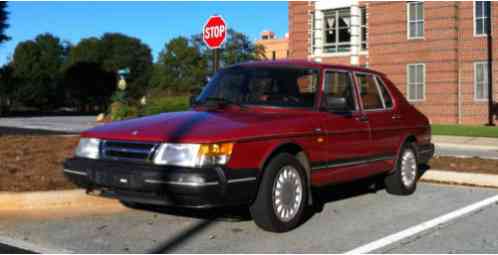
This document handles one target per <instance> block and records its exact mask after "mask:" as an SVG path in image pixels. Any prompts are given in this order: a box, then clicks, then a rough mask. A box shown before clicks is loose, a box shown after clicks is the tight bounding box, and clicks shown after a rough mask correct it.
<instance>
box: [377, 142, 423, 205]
mask: <svg viewBox="0 0 498 255" xmlns="http://www.w3.org/2000/svg"><path fill="white" fill-rule="evenodd" d="M418 174H419V171H418V160H417V154H416V152H415V148H414V146H413V144H411V143H407V144H405V145H403V147H402V148H401V152H400V154H399V158H398V160H397V162H396V168H395V170H394V172H393V173H391V174H390V175H388V176H386V178H385V179H384V183H385V185H386V191H387V192H389V193H391V194H396V195H410V194H412V193H413V192H415V190H416V188H417V180H418Z"/></svg>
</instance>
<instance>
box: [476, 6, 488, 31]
mask: <svg viewBox="0 0 498 255" xmlns="http://www.w3.org/2000/svg"><path fill="white" fill-rule="evenodd" d="M490 4H491V2H490V1H475V2H474V35H476V36H479V35H486V34H487V33H488V26H489V17H490V15H489V14H490V9H491V8H490Z"/></svg>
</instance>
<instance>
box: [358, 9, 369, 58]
mask: <svg viewBox="0 0 498 255" xmlns="http://www.w3.org/2000/svg"><path fill="white" fill-rule="evenodd" d="M360 37H361V50H367V47H368V44H367V39H368V21H367V8H366V7H361V35H360Z"/></svg>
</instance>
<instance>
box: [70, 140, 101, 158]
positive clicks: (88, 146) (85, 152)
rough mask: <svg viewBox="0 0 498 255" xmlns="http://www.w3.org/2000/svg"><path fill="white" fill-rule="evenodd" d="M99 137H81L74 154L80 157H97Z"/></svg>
mask: <svg viewBox="0 0 498 255" xmlns="http://www.w3.org/2000/svg"><path fill="white" fill-rule="evenodd" d="M99 147H100V139H97V138H81V139H80V142H79V143H78V147H76V151H75V152H74V154H75V155H76V156H77V157H81V158H90V159H98V158H99V154H100V153H99Z"/></svg>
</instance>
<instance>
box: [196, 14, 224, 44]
mask: <svg viewBox="0 0 498 255" xmlns="http://www.w3.org/2000/svg"><path fill="white" fill-rule="evenodd" d="M226 35H227V25H226V23H225V20H223V18H222V17H221V16H217V15H215V16H211V17H209V19H208V20H207V22H206V24H205V25H204V28H203V29H202V39H203V41H204V43H205V44H206V45H207V46H208V47H209V48H210V49H217V48H219V47H220V46H221V45H222V44H223V43H224V42H225V39H226Z"/></svg>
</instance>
